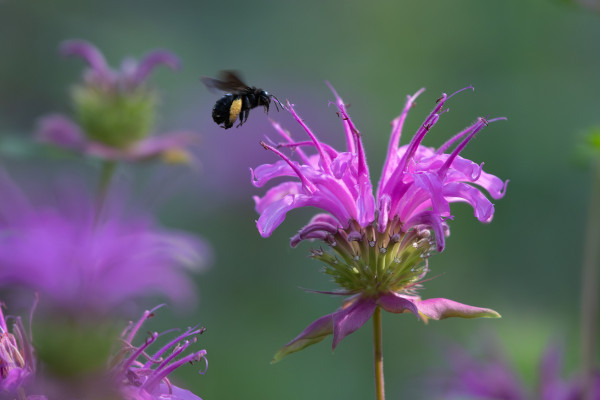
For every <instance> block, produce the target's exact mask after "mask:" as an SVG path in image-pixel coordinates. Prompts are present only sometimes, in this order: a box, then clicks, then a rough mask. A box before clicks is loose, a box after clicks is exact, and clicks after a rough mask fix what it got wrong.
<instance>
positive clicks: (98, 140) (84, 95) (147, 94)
mask: <svg viewBox="0 0 600 400" xmlns="http://www.w3.org/2000/svg"><path fill="white" fill-rule="evenodd" d="M60 50H61V53H62V54H63V55H65V56H76V57H81V58H83V59H84V60H85V61H86V62H87V63H88V64H89V68H88V69H87V70H86V71H85V72H84V75H83V83H82V84H81V85H78V86H76V87H75V88H74V89H73V92H72V94H73V105H74V107H75V114H76V120H77V123H76V122H74V121H72V120H71V119H69V118H67V117H66V116H63V115H60V114H51V115H48V116H45V117H43V118H41V120H40V122H39V126H38V130H37V133H36V136H37V137H38V139H39V140H41V141H43V142H48V143H51V144H54V145H57V146H59V147H63V148H66V149H69V150H74V151H77V152H80V153H83V154H87V155H91V156H95V157H99V158H103V159H106V160H117V161H118V160H123V161H138V160H144V159H149V158H154V157H162V158H163V159H164V160H165V161H167V162H185V161H189V154H188V152H187V151H186V150H185V148H186V147H187V146H189V145H191V144H193V143H194V142H196V140H197V137H196V135H195V134H194V133H193V132H188V131H177V132H170V133H166V134H163V135H160V136H156V137H148V135H149V134H150V131H151V129H152V127H153V125H154V119H155V114H156V103H157V101H156V100H157V97H156V94H155V93H154V91H153V90H151V89H149V88H148V87H147V85H145V82H146V79H147V78H148V76H149V75H150V73H151V72H152V70H153V69H154V68H155V67H157V66H159V65H165V66H167V67H169V68H171V69H174V70H175V69H179V67H180V62H179V59H178V58H177V57H175V55H173V54H172V53H170V52H168V51H165V50H155V51H153V52H151V53H149V54H147V55H146V56H145V57H144V58H142V60H141V61H140V62H139V63H138V62H137V61H135V60H133V59H130V58H127V59H125V60H124V61H123V63H122V65H121V68H120V69H119V70H113V69H111V68H110V67H109V66H108V64H107V63H106V60H105V59H104V56H103V55H102V53H100V51H99V50H98V49H97V48H96V47H95V46H93V45H92V44H90V43H88V42H85V41H83V40H68V41H66V42H64V43H63V44H62V45H61V48H60Z"/></svg>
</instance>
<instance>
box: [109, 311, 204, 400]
mask: <svg viewBox="0 0 600 400" xmlns="http://www.w3.org/2000/svg"><path fill="white" fill-rule="evenodd" d="M159 307H160V306H159ZM157 308H158V307H156V308H154V309H153V310H149V311H148V310H147V311H145V312H144V314H143V316H142V318H141V319H140V320H139V321H137V323H135V324H134V323H130V325H129V327H128V328H127V329H126V330H125V331H124V332H123V333H122V335H121V341H122V343H123V347H122V349H121V351H120V352H119V354H118V355H117V356H116V357H115V359H114V360H113V367H112V371H111V374H112V376H113V378H112V379H113V380H114V385H115V387H117V388H118V392H119V394H120V395H121V396H122V398H123V399H124V400H154V399H156V400H159V399H160V400H202V399H200V397H198V396H196V395H195V394H193V393H192V392H190V391H188V390H186V389H182V388H179V387H177V386H175V385H173V384H171V382H170V381H169V379H168V376H169V374H170V373H171V372H173V371H174V370H176V369H177V368H179V367H180V366H182V365H184V364H186V363H194V362H199V361H204V363H205V367H204V369H203V370H201V371H199V372H200V374H204V372H205V371H206V367H207V366H208V361H207V360H206V350H199V351H196V352H192V353H189V354H187V355H184V354H185V351H186V350H187V349H188V347H189V346H190V345H192V344H193V343H195V342H196V341H197V335H199V334H201V333H202V332H204V328H200V327H198V326H195V327H190V328H188V329H186V330H185V331H184V332H183V333H181V334H179V335H178V336H177V337H176V338H174V339H172V340H171V341H169V342H168V343H167V344H166V345H164V346H163V347H162V348H160V349H158V350H156V351H154V353H150V352H149V348H150V347H151V346H152V345H153V344H154V343H155V342H156V340H157V339H158V338H159V337H160V336H162V334H159V333H156V332H153V333H151V334H150V336H149V337H148V338H147V339H146V340H145V342H144V343H143V344H142V345H140V346H134V345H133V344H132V343H133V340H134V338H135V337H136V335H137V334H138V331H139V330H140V328H141V326H142V324H143V323H144V321H146V320H147V319H149V318H151V317H152V316H154V311H155V310H156V309H157ZM178 357H179V358H178Z"/></svg>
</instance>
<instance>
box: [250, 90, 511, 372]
mask: <svg viewBox="0 0 600 400" xmlns="http://www.w3.org/2000/svg"><path fill="white" fill-rule="evenodd" d="M422 91H423V89H421V90H420V91H418V92H417V93H416V94H415V95H414V96H409V97H408V101H407V102H406V105H405V107H404V110H403V111H402V113H401V114H400V116H399V117H398V118H396V119H395V120H394V121H393V122H392V133H391V136H390V141H389V148H388V153H387V158H386V160H385V163H384V166H383V172H382V175H381V178H380V181H379V185H378V187H377V190H376V194H375V195H374V194H373V184H372V181H371V177H370V175H369V168H368V165H367V160H366V156H365V151H364V149H363V144H362V141H361V135H360V133H359V131H358V130H357V128H356V127H355V126H354V124H353V122H352V120H351V119H350V117H349V116H348V113H347V111H346V107H345V105H344V102H343V101H342V99H341V98H340V97H339V96H338V95H337V93H335V91H334V94H335V97H336V105H337V108H338V110H339V116H340V118H341V120H342V123H343V126H344V133H345V137H346V150H345V151H341V152H340V151H337V150H336V149H334V148H333V147H331V146H330V145H328V144H326V143H323V142H321V141H319V140H318V139H317V137H316V135H315V134H314V133H313V132H312V130H311V129H310V128H309V127H308V126H307V125H306V123H305V122H304V120H302V119H301V118H300V117H299V116H298V114H297V113H296V111H295V110H294V106H293V105H289V110H290V112H291V113H292V115H293V117H294V118H295V119H296V121H298V123H299V124H300V126H301V127H302V128H303V130H304V131H305V132H306V134H307V135H308V140H304V141H295V140H293V139H292V138H291V136H290V135H289V134H288V133H287V132H286V131H284V130H283V129H282V128H281V127H280V126H279V125H278V124H277V123H273V126H274V127H275V130H276V131H277V132H278V133H279V134H280V135H281V136H282V137H283V142H282V143H279V144H267V143H262V145H263V146H264V147H265V148H266V149H268V150H270V151H272V152H273V153H275V154H276V155H277V156H278V157H279V158H280V160H279V161H277V162H275V163H274V164H264V165H261V166H259V167H257V168H256V169H254V170H252V183H253V184H254V185H255V186H256V187H262V186H263V185H265V184H266V183H267V182H269V181H270V180H271V179H275V178H284V182H282V183H279V184H277V185H276V186H274V187H272V188H271V189H269V190H268V191H267V192H266V194H265V195H264V196H263V197H255V199H254V200H255V202H256V210H257V212H258V213H259V214H260V217H259V219H258V221H257V227H258V230H259V232H260V234H261V235H262V236H263V237H267V236H269V235H271V233H272V232H273V230H275V228H277V227H278V226H279V225H280V224H281V223H282V222H283V220H284V219H285V216H286V213H287V212H288V211H290V210H293V209H296V208H301V207H316V208H319V209H321V210H323V211H324V213H319V214H317V215H315V216H314V217H313V218H312V220H311V221H310V222H309V224H308V225H306V226H305V227H303V228H302V229H300V231H299V232H298V234H297V235H295V236H294V237H292V239H291V245H292V246H296V245H297V244H298V243H300V242H301V241H303V240H307V239H316V240H320V241H322V242H324V243H325V244H326V245H328V246H329V248H330V251H324V250H320V249H319V250H312V257H313V258H315V259H317V260H319V261H320V262H322V263H324V264H325V269H324V272H325V273H326V274H328V275H330V276H331V277H332V278H333V280H334V281H335V282H336V283H337V284H338V285H339V286H340V287H341V290H339V291H335V292H327V293H331V294H338V295H342V296H349V297H348V298H347V299H346V300H345V301H344V304H343V306H342V307H341V308H340V309H339V310H337V311H336V312H334V313H332V314H328V315H326V316H323V317H321V318H319V319H318V320H316V321H315V322H313V323H312V324H311V325H310V326H309V327H308V328H306V330H304V331H303V332H302V333H301V334H300V335H299V336H298V337H296V338H295V339H294V340H292V341H291V342H290V343H288V344H287V345H285V346H284V347H283V348H282V349H280V350H279V352H278V353H277V354H276V355H275V359H274V361H277V360H279V359H280V358H282V357H283V356H285V355H287V354H289V353H292V352H295V351H298V350H301V349H303V348H305V347H307V346H309V345H311V344H314V343H317V342H319V341H321V340H323V339H324V338H325V337H326V336H328V335H331V334H333V348H335V347H336V346H337V345H338V343H339V342H340V341H341V340H342V339H343V338H344V337H346V336H347V335H349V334H351V333H352V332H354V331H356V330H357V329H358V328H360V327H361V326H362V325H363V324H364V323H365V322H367V321H368V320H369V318H370V317H371V315H372V314H373V312H374V311H375V309H376V308H377V307H381V308H383V309H384V310H386V311H389V312H392V313H404V312H412V313H414V314H415V315H416V316H417V317H418V318H421V319H423V320H424V321H427V320H428V319H429V318H431V319H436V320H438V319H443V318H448V317H463V318H476V317H499V314H498V313H497V312H495V311H493V310H490V309H487V308H479V307H472V306H468V305H465V304H461V303H457V302H455V301H452V300H448V299H442V298H436V299H428V300H421V298H420V297H419V296H418V289H419V288H420V287H421V282H422V281H423V280H424V278H425V275H426V274H427V272H428V271H429V268H428V263H427V261H428V258H429V256H430V254H431V252H432V251H435V250H437V251H442V250H443V249H444V245H445V237H446V236H447V235H448V234H449V229H448V220H449V219H452V214H451V213H450V203H454V202H466V203H468V204H470V205H471V206H472V207H473V209H474V211H475V217H476V218H477V219H478V220H479V221H481V222H490V221H491V220H492V217H493V215H494V206H493V204H492V203H491V202H490V200H489V199H488V198H487V197H486V196H485V195H484V194H483V193H482V189H483V190H485V191H487V192H488V193H489V195H490V196H491V197H492V198H494V199H499V198H501V197H502V196H503V195H504V192H505V188H506V182H503V181H502V180H500V179H499V178H497V177H496V176H494V175H491V174H488V173H486V172H484V171H483V169H482V165H478V164H476V163H474V162H472V161H470V160H467V159H465V158H462V157H461V156H459V153H461V151H462V150H463V149H464V147H465V146H466V145H467V143H468V142H469V141H470V140H471V139H472V138H473V137H474V136H475V135H477V134H478V133H479V132H480V131H481V130H482V129H483V128H484V127H486V126H487V125H488V124H489V123H491V122H494V121H496V120H497V119H500V118H496V119H490V120H488V119H485V118H478V119H477V121H476V122H475V123H474V124H472V125H471V126H469V127H467V128H466V129H464V130H463V131H462V132H460V133H458V134H456V135H455V136H453V137H452V138H450V139H449V140H448V141H447V142H446V143H444V144H443V145H442V146H440V147H439V148H437V149H436V148H431V147H426V146H423V145H421V141H422V140H423V138H424V136H425V135H426V134H427V133H428V132H429V131H430V130H431V129H432V128H433V127H434V125H435V124H436V123H437V122H438V119H439V118H440V115H442V114H443V113H444V112H445V111H447V110H446V109H444V105H445V104H446V101H447V100H448V99H449V98H450V97H452V96H447V95H446V94H443V95H442V96H441V97H440V98H439V99H438V100H437V102H436V105H435V107H434V109H433V111H432V112H431V113H430V114H429V115H428V116H427V118H425V121H424V122H423V124H422V125H421V126H420V128H419V129H418V130H417V132H416V134H415V135H414V136H413V137H412V139H411V140H410V143H408V144H406V145H403V146H400V145H399V143H400V135H401V131H402V126H403V124H404V120H405V119H406V116H407V114H408V111H409V110H410V109H411V108H412V107H413V105H414V102H415V99H416V98H417V96H418V95H419V94H421V92H422ZM286 149H291V150H293V152H292V154H293V155H294V156H295V157H297V158H298V161H294V160H292V158H290V157H289V156H287V155H286V154H284V150H286ZM306 150H313V151H314V153H313V154H309V153H308V152H307V151H306Z"/></svg>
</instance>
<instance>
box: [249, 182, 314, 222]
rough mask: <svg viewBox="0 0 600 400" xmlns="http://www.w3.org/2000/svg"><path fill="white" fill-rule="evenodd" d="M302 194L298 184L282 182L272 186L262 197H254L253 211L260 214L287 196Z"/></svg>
mask: <svg viewBox="0 0 600 400" xmlns="http://www.w3.org/2000/svg"><path fill="white" fill-rule="evenodd" d="M301 192H302V186H301V184H300V182H283V183H280V184H279V185H277V186H273V187H272V188H271V189H269V190H268V191H267V193H265V195H264V196H263V197H258V196H254V202H255V204H256V206H255V209H256V211H257V212H258V213H259V214H262V213H263V212H264V211H265V209H266V208H267V207H269V206H270V205H271V204H273V203H274V202H276V201H279V200H281V199H282V198H284V197H285V196H287V195H296V194H300V193H301Z"/></svg>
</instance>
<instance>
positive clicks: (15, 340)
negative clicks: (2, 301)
mask: <svg viewBox="0 0 600 400" xmlns="http://www.w3.org/2000/svg"><path fill="white" fill-rule="evenodd" d="M31 342H32V339H31V337H30V336H29V334H28V333H27V332H26V331H25V327H24V326H23V322H22V321H21V317H15V318H14V323H13V325H12V329H9V327H8V324H7V323H6V318H5V317H4V313H3V311H2V307H0V398H5V397H6V396H11V398H12V397H14V396H17V392H19V393H20V396H23V395H24V394H25V393H26V392H25V389H24V387H25V386H26V385H27V384H29V383H31V381H32V380H33V379H34V377H35V371H36V359H35V356H34V349H33V345H32V344H31ZM19 398H21V397H19ZM26 398H27V399H28V400H34V399H36V400H46V397H45V396H41V395H30V396H27V397H26Z"/></svg>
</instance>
